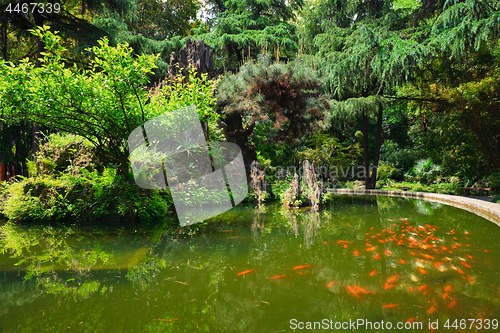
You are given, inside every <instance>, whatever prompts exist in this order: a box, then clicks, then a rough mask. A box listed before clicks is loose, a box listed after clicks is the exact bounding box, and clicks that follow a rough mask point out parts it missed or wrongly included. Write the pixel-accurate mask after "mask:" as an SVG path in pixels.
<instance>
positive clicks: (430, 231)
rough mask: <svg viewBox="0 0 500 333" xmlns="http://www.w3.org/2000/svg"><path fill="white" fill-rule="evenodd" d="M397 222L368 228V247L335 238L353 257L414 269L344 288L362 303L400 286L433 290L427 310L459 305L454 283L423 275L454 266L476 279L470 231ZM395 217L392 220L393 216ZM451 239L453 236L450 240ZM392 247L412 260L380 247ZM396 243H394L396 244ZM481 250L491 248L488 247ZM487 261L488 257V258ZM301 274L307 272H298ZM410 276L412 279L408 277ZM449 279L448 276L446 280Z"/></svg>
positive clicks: (468, 280) (465, 276)
mask: <svg viewBox="0 0 500 333" xmlns="http://www.w3.org/2000/svg"><path fill="white" fill-rule="evenodd" d="M395 220H396V221H398V223H392V224H391V225H390V226H388V227H386V228H384V229H382V230H381V231H380V232H378V233H377V231H376V230H375V227H372V228H371V229H370V231H369V232H367V233H366V234H365V236H366V238H365V244H364V245H365V248H364V249H362V248H361V247H360V244H359V241H356V242H350V241H345V240H336V241H334V243H336V244H337V245H336V246H341V247H343V248H344V249H345V251H346V253H351V254H352V256H354V257H359V256H362V255H364V256H370V257H372V258H373V260H380V259H381V257H382V256H386V257H391V259H393V260H391V261H390V262H391V264H390V266H391V267H392V268H396V266H395V264H394V262H397V263H399V264H400V265H407V264H408V265H412V266H413V272H412V273H409V274H407V275H405V276H403V277H402V276H400V274H398V273H394V274H392V275H391V276H390V277H389V278H387V279H386V280H385V283H384V286H383V290H376V291H369V290H366V289H365V288H362V287H360V286H357V285H347V286H345V290H346V292H347V293H349V294H351V295H352V296H354V297H356V298H357V299H358V300H359V301H360V302H361V303H363V302H364V301H365V300H364V298H365V296H367V297H368V295H377V294H380V293H381V292H384V291H386V290H389V289H392V288H395V287H398V286H399V288H398V289H399V290H401V289H402V288H404V289H405V290H407V291H408V292H409V293H414V292H420V293H422V294H423V295H426V294H429V293H430V292H431V291H432V299H431V300H430V302H429V303H430V306H429V307H428V308H427V309H426V312H427V313H428V314H433V313H435V312H436V311H438V310H439V309H443V308H448V309H451V308H454V307H456V306H457V301H456V299H455V297H454V285H453V284H446V283H444V284H443V285H441V284H437V285H436V284H431V283H424V282H422V280H424V281H425V279H424V275H426V274H428V272H430V271H431V270H437V271H439V272H444V271H447V270H453V271H455V272H456V273H454V274H457V275H456V277H457V278H459V279H460V280H462V281H463V283H470V284H474V283H476V276H474V275H473V272H472V267H473V265H474V256H473V252H472V250H471V249H470V245H469V244H468V239H469V236H470V235H471V233H470V232H468V231H463V232H457V231H455V230H450V231H448V232H447V234H448V235H449V237H446V238H448V239H446V240H445V239H444V238H439V237H436V236H435V235H434V232H435V231H436V230H438V229H439V227H437V226H435V225H429V224H425V225H419V226H412V225H410V224H409V223H408V222H407V221H408V219H406V218H400V219H395ZM390 221H393V220H390ZM451 239H452V240H451ZM331 243H332V242H328V241H325V242H324V245H325V246H329V245H330V244H331ZM382 244H383V247H384V248H385V247H391V246H395V245H397V247H399V248H403V249H404V250H406V251H408V253H409V254H410V255H411V256H412V257H413V259H412V260H411V261H410V262H407V261H408V260H403V259H401V258H397V257H394V256H393V253H392V252H391V251H390V250H388V249H381V248H380V247H382ZM394 244H395V245H394ZM458 249H459V250H460V252H461V253H463V254H462V255H463V257H461V256H458V255H456V254H455V251H456V250H458ZM480 251H484V252H488V250H487V249H482V250H480ZM485 263H486V264H488V261H485ZM314 267H315V265H314V264H307V265H299V266H296V267H294V268H293V269H294V270H303V269H312V268H314ZM255 271H256V269H250V270H246V271H243V272H241V273H238V275H246V274H249V273H252V272H255ZM298 273H299V274H301V275H304V273H301V272H298ZM378 274H380V273H379V271H378V270H373V271H372V272H370V273H369V274H368V275H369V276H371V277H373V276H376V275H378ZM290 277H292V276H291V275H276V276H272V277H270V278H269V279H271V280H276V279H283V278H290ZM408 280H410V281H411V282H410V281H408ZM445 282H446V280H445ZM335 283H336V281H327V283H326V287H327V288H332V287H333V286H334V285H335ZM436 299H437V300H438V301H439V303H438V302H437V301H436ZM399 305H400V304H385V305H382V307H383V308H384V309H391V308H397V307H399ZM477 317H478V319H484V318H483V316H482V315H481V313H478V314H477ZM418 319H419V318H417V317H412V318H409V319H408V320H407V321H408V322H413V321H415V320H418Z"/></svg>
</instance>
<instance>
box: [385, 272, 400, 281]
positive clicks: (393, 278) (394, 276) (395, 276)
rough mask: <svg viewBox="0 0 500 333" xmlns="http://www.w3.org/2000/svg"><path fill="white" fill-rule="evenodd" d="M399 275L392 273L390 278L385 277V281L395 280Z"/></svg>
mask: <svg viewBox="0 0 500 333" xmlns="http://www.w3.org/2000/svg"><path fill="white" fill-rule="evenodd" d="M398 277H399V274H397V273H396V274H394V275H393V276H391V277H390V278H388V279H387V283H391V282H394V281H396V279H397V278H398Z"/></svg>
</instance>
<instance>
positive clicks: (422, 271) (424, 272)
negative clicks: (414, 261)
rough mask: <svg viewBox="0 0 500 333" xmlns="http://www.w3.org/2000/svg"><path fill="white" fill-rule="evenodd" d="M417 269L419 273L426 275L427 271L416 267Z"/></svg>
mask: <svg viewBox="0 0 500 333" xmlns="http://www.w3.org/2000/svg"><path fill="white" fill-rule="evenodd" d="M417 269H418V270H419V271H420V273H422V274H427V271H426V270H425V269H423V268H420V267H417Z"/></svg>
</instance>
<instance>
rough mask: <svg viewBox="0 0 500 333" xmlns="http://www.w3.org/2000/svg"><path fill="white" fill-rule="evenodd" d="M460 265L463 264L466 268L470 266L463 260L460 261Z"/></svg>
mask: <svg viewBox="0 0 500 333" xmlns="http://www.w3.org/2000/svg"><path fill="white" fill-rule="evenodd" d="M462 265H464V266H465V267H467V268H471V267H470V265H469V264H467V263H466V262H465V261H462Z"/></svg>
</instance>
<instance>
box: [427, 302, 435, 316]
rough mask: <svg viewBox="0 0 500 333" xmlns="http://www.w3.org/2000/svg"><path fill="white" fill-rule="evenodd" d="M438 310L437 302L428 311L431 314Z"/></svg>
mask: <svg viewBox="0 0 500 333" xmlns="http://www.w3.org/2000/svg"><path fill="white" fill-rule="evenodd" d="M435 311H436V304H433V305H432V306H431V307H430V308H429V310H428V311H427V312H428V313H429V314H433V313H434V312H435Z"/></svg>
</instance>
